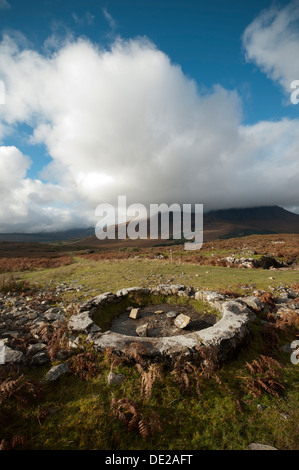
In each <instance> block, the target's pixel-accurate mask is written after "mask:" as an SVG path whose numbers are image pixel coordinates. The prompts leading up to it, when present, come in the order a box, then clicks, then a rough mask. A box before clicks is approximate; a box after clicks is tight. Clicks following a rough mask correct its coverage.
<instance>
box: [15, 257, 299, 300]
mask: <svg viewBox="0 0 299 470" xmlns="http://www.w3.org/2000/svg"><path fill="white" fill-rule="evenodd" d="M16 276H18V277H19V278H20V279H24V280H28V281H30V282H32V283H38V284H40V285H41V286H47V287H49V286H53V287H54V286H56V285H58V284H60V283H62V282H66V283H68V284H71V283H73V282H78V283H80V284H83V285H84V286H85V290H83V291H82V292H79V293H77V292H76V293H66V294H65V298H66V299H69V300H74V299H81V300H84V299H87V298H89V297H90V296H93V295H97V294H99V293H102V292H108V291H109V292H116V291H117V290H118V289H121V288H123V287H133V286H142V287H148V286H156V285H158V284H162V283H164V282H169V281H170V282H171V283H173V284H184V285H187V286H193V287H194V288H195V289H196V288H199V289H209V290H220V289H223V288H224V287H225V288H226V289H232V290H236V291H239V292H240V293H242V292H244V291H242V289H240V286H249V287H251V288H253V289H254V288H256V289H264V290H268V289H269V286H272V287H274V288H276V287H277V286H279V285H291V284H292V283H293V282H299V271H279V270H264V269H240V268H223V267H215V266H200V265H191V264H171V263H169V262H166V261H165V260H143V259H137V260H136V259H132V260H131V259H129V260H117V261H90V260H85V259H82V258H77V259H76V263H74V264H72V265H69V266H63V267H60V268H55V269H45V270H38V271H33V272H26V273H16ZM270 277H273V278H274V279H269V278H270Z"/></svg>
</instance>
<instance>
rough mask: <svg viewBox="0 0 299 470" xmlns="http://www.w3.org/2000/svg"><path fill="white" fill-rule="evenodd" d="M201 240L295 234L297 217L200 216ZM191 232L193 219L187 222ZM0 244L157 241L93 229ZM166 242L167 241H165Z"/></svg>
mask: <svg viewBox="0 0 299 470" xmlns="http://www.w3.org/2000/svg"><path fill="white" fill-rule="evenodd" d="M171 219H172V218H170V229H169V231H170V235H171V233H172V220H171ZM203 221H204V240H205V241H209V240H213V239H216V238H232V237H235V236H245V235H250V234H255V233H256V234H259V233H261V234H263V233H270V234H271V233H276V234H277V233H295V234H296V233H298V234H299V214H295V213H293V212H290V211H288V210H286V209H283V208H282V207H280V206H256V207H247V208H232V209H219V210H213V211H210V212H207V213H205V214H204V215H203ZM191 227H192V229H194V215H193V217H192V221H191ZM0 241H8V242H39V243H49V242H62V241H67V242H69V243H73V244H75V245H78V244H84V245H87V246H88V245H91V246H97V245H98V246H103V247H104V246H105V245H107V246H108V245H111V244H112V243H113V244H115V245H118V246H119V245H121V244H125V246H129V245H130V246H133V245H143V244H145V245H153V244H155V243H158V242H159V240H98V239H97V238H96V236H95V228H94V227H87V228H74V229H71V230H66V231H57V232H37V233H0ZM165 241H167V240H165Z"/></svg>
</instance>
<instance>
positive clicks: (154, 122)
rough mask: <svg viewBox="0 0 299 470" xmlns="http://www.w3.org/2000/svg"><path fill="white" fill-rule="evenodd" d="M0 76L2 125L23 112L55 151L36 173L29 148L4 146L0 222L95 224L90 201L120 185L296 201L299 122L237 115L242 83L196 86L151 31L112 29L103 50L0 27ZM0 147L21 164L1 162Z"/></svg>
mask: <svg viewBox="0 0 299 470" xmlns="http://www.w3.org/2000/svg"><path fill="white" fill-rule="evenodd" d="M0 76H1V77H3V80H4V81H5V84H6V102H5V105H4V106H2V107H1V115H0V130H1V126H4V127H5V126H6V127H7V126H8V127H13V126H16V125H17V124H20V123H26V124H27V125H28V126H30V127H31V129H32V135H31V143H32V145H34V144H40V143H42V144H44V145H45V146H46V148H47V151H48V153H49V155H50V156H51V159H52V160H51V163H50V164H49V165H47V166H46V167H45V168H44V169H43V171H42V174H41V178H42V179H40V180H31V179H30V178H28V177H27V176H26V171H27V170H28V166H29V160H28V157H25V156H24V155H22V154H20V152H19V151H18V150H17V149H15V148H14V149H13V150H12V149H7V147H3V150H2V154H1V153H0V157H1V158H2V159H3V162H4V163H3V168H2V170H3V175H5V174H6V173H7V174H8V175H14V178H13V179H12V180H10V179H9V178H10V176H9V177H8V179H7V181H9V184H8V185H6V186H5V191H6V192H7V198H6V200H7V202H6V206H5V207H4V212H2V214H1V216H0V225H1V230H2V231H3V230H6V231H8V230H9V229H10V228H11V226H14V227H15V225H13V223H14V221H13V219H15V220H21V224H22V225H19V227H22V229H24V228H26V229H27V230H30V231H34V230H37V229H39V230H40V229H41V228H43V229H47V230H49V229H58V228H59V229H61V228H63V227H64V228H68V227H71V226H73V227H74V226H79V225H87V224H91V223H92V222H93V221H95V219H94V211H95V208H96V206H97V205H98V204H100V203H111V204H117V196H118V195H126V196H127V201H128V204H130V203H133V202H137V203H143V204H150V203H162V202H165V203H173V202H178V203H180V204H182V203H203V204H204V209H205V210H210V209H218V208H229V207H246V206H252V205H262V204H279V205H289V206H292V205H296V204H297V201H298V196H299V188H298V185H296V178H298V173H299V163H298V158H297V155H298V150H299V148H298V141H299V139H298V137H299V121H291V120H287V119H285V120H282V121H280V122H276V123H274V122H261V123H257V124H256V125H253V126H244V125H242V103H241V100H240V97H239V96H238V94H237V92H235V91H230V90H226V89H224V88H223V87H221V86H220V85H215V86H214V87H213V88H212V89H211V90H209V91H208V92H206V93H201V92H200V91H199V89H198V87H197V84H196V83H195V82H194V81H193V80H191V79H190V78H188V77H186V76H185V75H184V73H183V72H182V70H181V68H180V67H179V66H178V65H176V64H173V63H172V62H171V60H170V59H169V57H168V56H167V55H166V54H165V53H163V52H161V51H160V50H158V49H157V48H156V47H155V46H154V45H153V44H152V43H151V42H150V41H148V40H147V39H144V38H138V39H135V40H129V41H123V40H121V39H118V40H116V41H115V42H114V44H113V45H112V46H111V48H110V49H108V50H107V49H102V48H101V47H99V46H97V45H95V44H93V43H92V42H90V41H88V40H87V39H79V40H72V39H71V40H69V41H67V42H66V43H64V44H63V45H61V46H60V47H58V49H57V50H56V51H55V52H52V53H51V54H50V53H47V54H41V53H39V52H36V51H35V50H32V49H30V48H26V49H22V48H21V47H20V46H18V44H16V42H15V41H14V40H12V39H11V38H10V37H8V36H4V38H3V41H2V43H1V44H0ZM7 152H10V153H11V154H13V155H14V157H13V158H12V162H11V165H13V164H15V165H16V168H17V171H14V170H11V169H10V167H7V168H6V164H5V162H6V161H8V159H9V158H10V157H8V156H7ZM13 162H15V163H13ZM18 162H20V164H18ZM3 178H4V179H5V176H3ZM9 200H11V201H12V202H11V204H12V205H13V207H14V210H15V212H14V211H11V206H10V205H9V204H10V203H9ZM7 214H12V216H11V218H10V219H9V222H7V220H8V219H7ZM20 214H21V215H22V217H21V219H20ZM17 215H18V219H17ZM26 224H27V225H26Z"/></svg>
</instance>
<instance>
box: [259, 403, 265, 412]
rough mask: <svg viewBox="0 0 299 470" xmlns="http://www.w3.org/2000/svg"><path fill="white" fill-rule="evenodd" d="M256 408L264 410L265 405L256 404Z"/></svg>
mask: <svg viewBox="0 0 299 470" xmlns="http://www.w3.org/2000/svg"><path fill="white" fill-rule="evenodd" d="M257 409H258V411H265V409H266V407H265V406H264V405H261V404H258V405H257Z"/></svg>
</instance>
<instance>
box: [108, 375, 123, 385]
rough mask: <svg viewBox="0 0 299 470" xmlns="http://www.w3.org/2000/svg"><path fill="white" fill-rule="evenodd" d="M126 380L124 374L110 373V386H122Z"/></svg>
mask: <svg viewBox="0 0 299 470" xmlns="http://www.w3.org/2000/svg"><path fill="white" fill-rule="evenodd" d="M124 380H125V376H124V375H123V374H114V372H109V374H108V377H107V383H108V385H121V384H122V383H123V381H124Z"/></svg>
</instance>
